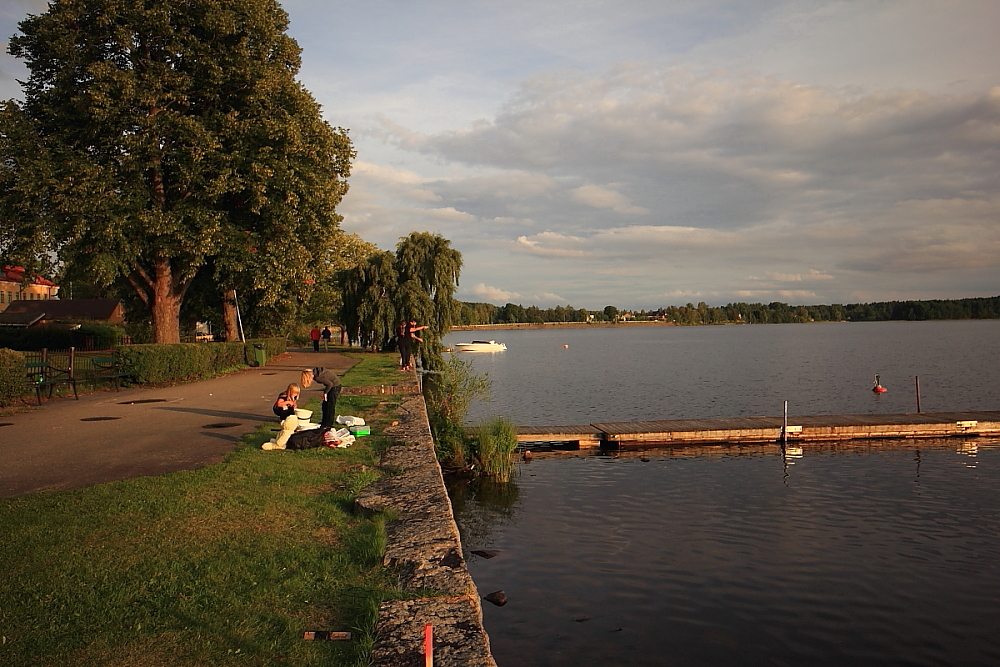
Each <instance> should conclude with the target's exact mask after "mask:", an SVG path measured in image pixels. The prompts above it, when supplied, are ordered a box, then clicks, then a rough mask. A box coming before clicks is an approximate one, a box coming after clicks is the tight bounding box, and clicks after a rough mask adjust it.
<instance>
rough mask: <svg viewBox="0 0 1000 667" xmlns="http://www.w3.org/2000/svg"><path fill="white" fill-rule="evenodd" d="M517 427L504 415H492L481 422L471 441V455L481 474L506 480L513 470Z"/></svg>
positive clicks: (499, 480)
mask: <svg viewBox="0 0 1000 667" xmlns="http://www.w3.org/2000/svg"><path fill="white" fill-rule="evenodd" d="M515 450H517V428H515V427H514V424H513V422H511V421H510V420H509V419H507V418H505V417H493V418H492V419H489V420H487V421H485V422H483V423H482V424H480V426H479V429H478V430H477V431H476V437H475V439H474V440H473V441H472V451H473V456H474V457H475V459H476V463H477V464H478V466H479V470H480V472H481V473H482V474H483V475H486V476H488V477H492V478H493V479H495V480H497V481H498V482H506V481H508V480H509V479H510V474H511V473H512V472H513V471H514V452H515Z"/></svg>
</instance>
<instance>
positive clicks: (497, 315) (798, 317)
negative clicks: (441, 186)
mask: <svg viewBox="0 0 1000 667" xmlns="http://www.w3.org/2000/svg"><path fill="white" fill-rule="evenodd" d="M997 318H1000V296H994V297H986V298H976V299H933V300H930V301H878V302H875V303H849V304H847V305H843V304H839V303H835V304H833V305H829V306H790V305H788V304H787V303H781V302H780V301H775V302H773V303H768V304H763V303H730V304H727V305H725V306H718V307H714V306H709V305H707V304H706V303H705V302H701V303H699V304H698V305H694V304H691V303H689V304H687V305H686V306H670V307H669V308H659V309H657V310H638V311H624V310H619V309H618V308H617V307H615V306H607V307H605V308H604V309H603V310H587V309H586V308H574V307H573V306H556V307H555V308H538V307H537V306H528V307H527V308H525V307H523V306H521V305H518V304H514V303H508V304H507V305H504V306H495V305H493V304H492V303H464V302H463V303H462V311H461V315H460V317H459V320H460V321H459V324H513V323H518V322H524V323H529V324H541V323H543V322H608V321H617V320H621V319H629V320H639V321H642V320H660V321H665V322H676V323H677V324H727V323H728V324H737V323H743V324H768V323H774V324H781V323H792V322H843V321H849V322H877V321H884V320H911V321H917V320H983V319H997Z"/></svg>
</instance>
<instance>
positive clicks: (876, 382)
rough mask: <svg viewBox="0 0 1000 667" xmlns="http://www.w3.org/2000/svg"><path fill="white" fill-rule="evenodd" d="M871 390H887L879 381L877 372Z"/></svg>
mask: <svg viewBox="0 0 1000 667" xmlns="http://www.w3.org/2000/svg"><path fill="white" fill-rule="evenodd" d="M872 391H874V392H875V393H876V394H884V393H885V392H886V391H888V390H887V389H886V388H885V387H883V386H882V385H881V384H880V383H879V381H878V375H877V374H876V375H875V386H874V387H872Z"/></svg>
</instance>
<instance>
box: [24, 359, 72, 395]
mask: <svg viewBox="0 0 1000 667" xmlns="http://www.w3.org/2000/svg"><path fill="white" fill-rule="evenodd" d="M70 359H71V361H70V364H69V367H68V368H59V367H57V366H53V365H52V364H51V363H50V362H48V361H29V362H28V363H26V364H25V368H26V370H27V374H28V384H29V385H31V386H32V387H34V388H35V398H37V399H38V404H39V405H41V404H42V389H44V388H45V387H48V388H49V398H52V392H53V390H54V389H55V388H56V385H60V384H67V385H70V386H71V387H73V396H74V398H76V400H78V401H79V400H80V396H79V395H78V394H77V393H76V377H75V376H74V375H73V363H72V356H71V357H70Z"/></svg>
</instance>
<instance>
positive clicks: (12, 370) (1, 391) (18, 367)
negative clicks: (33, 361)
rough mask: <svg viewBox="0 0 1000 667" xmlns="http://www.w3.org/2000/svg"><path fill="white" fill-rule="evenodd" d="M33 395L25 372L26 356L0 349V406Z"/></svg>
mask: <svg viewBox="0 0 1000 667" xmlns="http://www.w3.org/2000/svg"><path fill="white" fill-rule="evenodd" d="M30 393H31V390H30V388H29V387H28V382H27V377H26V376H25V370H24V355H23V354H21V353H20V352H15V351H14V350H8V349H4V348H0V406H7V405H10V404H11V403H13V402H14V401H17V400H19V399H22V398H24V397H25V396H28V394H30Z"/></svg>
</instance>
